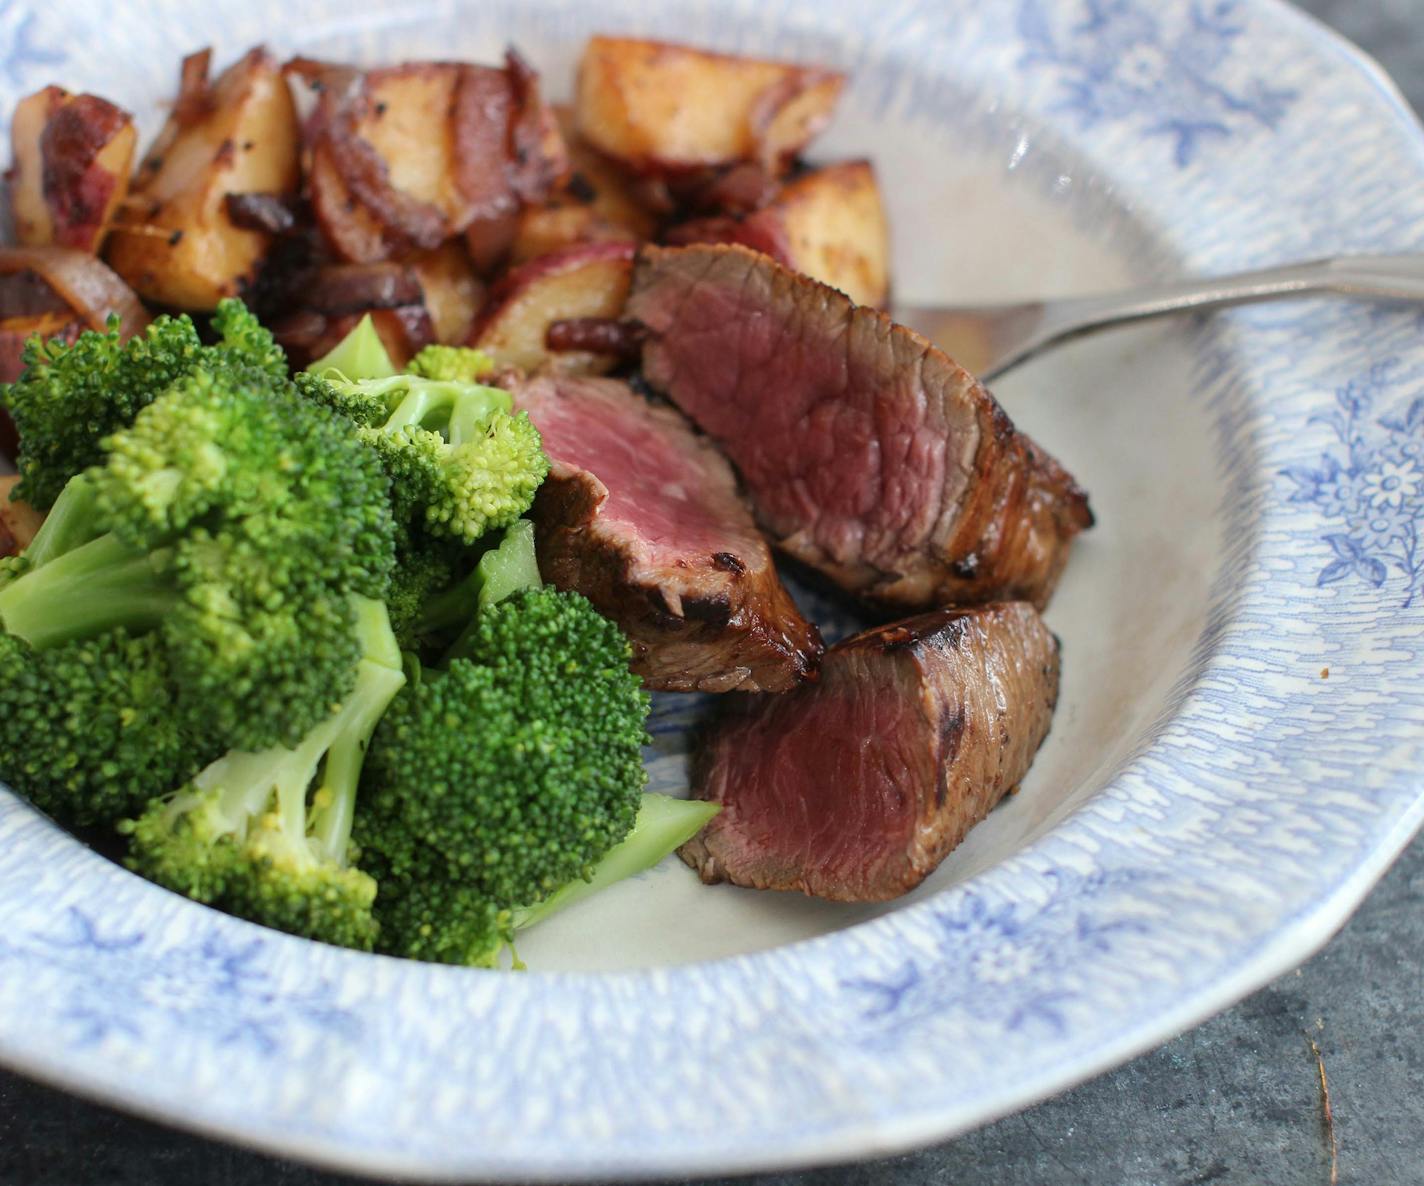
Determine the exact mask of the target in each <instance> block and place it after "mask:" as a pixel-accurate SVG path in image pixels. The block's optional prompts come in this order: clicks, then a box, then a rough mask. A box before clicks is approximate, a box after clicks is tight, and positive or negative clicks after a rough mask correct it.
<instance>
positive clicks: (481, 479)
mask: <svg viewBox="0 0 1424 1186" xmlns="http://www.w3.org/2000/svg"><path fill="white" fill-rule="evenodd" d="M300 389H301V391H302V393H303V395H305V396H306V397H307V398H308V399H310V400H311V401H313V402H315V403H320V404H323V405H324V406H326V407H328V408H330V409H331V410H332V411H334V412H336V413H338V414H339V415H342V416H344V417H346V418H347V419H348V420H350V421H351V422H352V423H353V424H354V425H356V429H357V434H358V435H359V436H360V437H361V439H362V440H364V441H365V442H366V443H367V444H368V445H370V446H371V447H372V448H373V449H374V450H375V451H376V452H377V453H378V454H379V455H380V457H381V459H382V462H383V464H384V466H385V469H386V473H387V474H388V475H389V477H390V482H391V497H392V502H393V507H394V511H395V515H396V519H397V521H398V522H401V523H403V524H405V525H407V529H408V530H411V531H426V532H429V533H430V534H431V535H435V536H439V537H441V538H444V539H451V540H455V541H457V542H459V543H463V544H475V543H477V542H478V541H479V540H480V538H481V537H482V536H484V535H486V534H487V533H488V532H490V531H494V530H497V529H498V528H501V527H505V526H507V525H508V524H510V523H512V522H514V520H515V519H517V518H519V516H520V515H522V514H523V513H524V512H525V511H526V510H528V509H529V506H530V504H531V503H532V502H533V501H534V492H535V491H536V490H537V489H538V488H539V483H540V482H542V481H543V480H544V477H545V475H546V474H547V473H548V472H549V462H548V458H547V457H545V455H544V449H543V445H542V442H541V441H540V439H539V430H538V429H537V428H535V427H534V425H533V423H532V422H531V421H530V419H529V417H528V415H526V414H525V413H523V412H520V413H518V414H517V415H515V414H512V413H511V408H512V406H513V402H512V400H511V399H510V396H509V393H508V392H507V391H502V390H500V389H499V388H496V387H484V386H481V385H480V384H478V383H468V382H463V381H460V380H452V379H422V378H419V377H417V376H414V375H395V376H392V377H391V378H388V379H368V380H362V381H359V382H353V381H347V380H344V379H342V378H341V377H340V376H336V375H331V374H328V375H327V376H326V377H325V378H317V377H315V376H310V375H309V376H307V377H306V378H305V379H303V380H301V382H300Z"/></svg>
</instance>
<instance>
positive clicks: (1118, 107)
mask: <svg viewBox="0 0 1424 1186" xmlns="http://www.w3.org/2000/svg"><path fill="white" fill-rule="evenodd" d="M1237 7H1238V5H1237V2H1236V0H1214V2H1212V0H1206V2H1199V3H1194V4H1192V5H1190V6H1189V7H1188V8H1187V9H1186V10H1185V13H1183V12H1182V11H1180V10H1176V9H1173V10H1172V11H1171V13H1170V14H1168V13H1166V12H1164V11H1162V10H1161V8H1160V7H1159V6H1154V5H1151V4H1146V3H1143V2H1142V0H1084V3H1083V6H1082V8H1081V9H1080V10H1079V11H1080V12H1081V17H1080V19H1078V20H1077V21H1076V22H1071V23H1070V21H1068V20H1066V19H1064V17H1063V16H1062V15H1061V14H1062V13H1063V12H1064V11H1065V7H1064V6H1062V5H1050V4H1048V3H1046V2H1045V0H1021V3H1020V7H1019V14H1018V25H1019V32H1020V34H1021V35H1022V37H1023V40H1024V44H1025V45H1026V46H1027V47H1028V48H1027V52H1026V54H1025V55H1024V58H1023V65H1025V66H1033V65H1047V66H1052V67H1056V68H1057V69H1058V70H1059V72H1060V73H1061V75H1062V78H1063V92H1064V98H1063V102H1062V104H1061V108H1062V109H1063V110H1065V111H1068V112H1070V113H1071V114H1073V115H1075V116H1076V117H1077V118H1078V119H1079V120H1080V121H1081V123H1082V124H1083V126H1085V127H1091V126H1093V125H1095V124H1097V123H1100V122H1104V121H1111V120H1119V121H1131V122H1133V123H1136V124H1140V125H1141V126H1142V130H1143V132H1144V134H1145V135H1147V136H1162V137H1167V138H1168V139H1169V140H1170V141H1171V143H1172V147H1173V159H1174V160H1175V162H1176V164H1177V166H1178V167H1179V168H1185V167H1186V166H1188V165H1190V164H1191V163H1192V162H1193V160H1195V159H1196V156H1197V153H1198V151H1199V150H1200V148H1201V146H1202V144H1203V143H1205V142H1206V141H1207V140H1226V139H1228V138H1229V137H1230V136H1231V135H1233V133H1235V132H1236V131H1237V130H1239V129H1240V128H1241V127H1243V126H1244V127H1251V126H1255V127H1263V128H1268V129H1269V128H1274V127H1275V126H1276V125H1277V124H1278V123H1279V122H1280V120H1281V118H1282V117H1283V116H1284V115H1285V113H1286V111H1287V109H1288V108H1289V106H1290V104H1291V102H1292V100H1294V99H1295V97H1296V96H1295V92H1293V91H1289V90H1283V89H1280V88H1277V87H1272V86H1270V85H1268V84H1267V83H1265V82H1263V81H1261V80H1259V79H1253V80H1251V81H1249V82H1247V83H1245V84H1244V85H1243V84H1237V85H1236V86H1228V85H1227V84H1226V83H1225V82H1223V81H1221V78H1222V75H1223V74H1224V73H1225V72H1226V69H1225V68H1226V66H1227V63H1228V61H1229V59H1230V58H1231V56H1232V54H1233V52H1234V50H1235V43H1236V41H1237V39H1238V38H1240V37H1241V35H1242V33H1244V32H1245V26H1244V25H1242V24H1241V23H1240V21H1239V20H1238V18H1237Z"/></svg>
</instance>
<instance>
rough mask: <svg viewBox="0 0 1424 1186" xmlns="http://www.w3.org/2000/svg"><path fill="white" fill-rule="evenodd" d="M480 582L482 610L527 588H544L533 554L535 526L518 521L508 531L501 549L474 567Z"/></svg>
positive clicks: (486, 554)
mask: <svg viewBox="0 0 1424 1186" xmlns="http://www.w3.org/2000/svg"><path fill="white" fill-rule="evenodd" d="M475 575H476V576H477V577H479V579H480V609H488V608H489V607H490V606H492V605H498V604H499V603H500V602H501V601H503V600H504V599H505V598H506V597H513V596H514V594H516V593H522V592H523V591H524V590H525V589H542V588H543V587H544V582H543V581H542V580H541V579H540V576H539V559H538V557H537V556H536V555H535V552H534V524H533V523H531V522H530V521H529V520H528V519H516V520H515V521H514V522H513V523H511V524H510V525H509V526H508V527H507V528H505V532H504V539H502V540H500V543H499V547H497V548H495V549H493V550H492V551H489V552H486V553H485V554H484V555H483V556H481V557H480V562H479V564H477V565H476V566H475Z"/></svg>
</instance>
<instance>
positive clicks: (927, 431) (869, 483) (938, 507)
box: [628, 245, 1092, 609]
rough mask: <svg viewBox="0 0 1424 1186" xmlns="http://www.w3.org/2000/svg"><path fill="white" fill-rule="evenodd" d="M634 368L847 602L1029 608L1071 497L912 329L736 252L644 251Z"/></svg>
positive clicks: (1077, 493)
mask: <svg viewBox="0 0 1424 1186" xmlns="http://www.w3.org/2000/svg"><path fill="white" fill-rule="evenodd" d="M628 315H629V316H630V317H632V318H635V319H636V320H637V321H639V322H641V323H642V324H643V326H644V327H646V329H647V331H648V336H647V338H646V340H645V341H644V344H643V370H644V373H645V375H646V377H647V378H648V380H649V381H650V382H651V383H652V385H653V386H654V387H657V388H659V389H661V390H662V391H664V392H666V393H667V395H668V396H669V397H670V398H671V399H672V401H673V402H674V403H675V404H677V405H678V406H679V407H680V408H682V410H683V411H684V412H686V413H687V414H688V415H689V416H690V417H692V419H693V420H694V421H695V422H696V423H697V424H698V426H699V427H701V428H702V429H703V430H704V431H705V432H707V433H708V434H709V435H711V436H712V437H713V438H714V439H715V440H716V441H717V442H718V443H719V444H720V445H721V446H722V447H723V449H725V450H726V453H727V456H728V457H729V458H731V460H732V462H733V464H734V465H736V467H737V469H738V470H739V471H740V472H741V475H742V479H743V481H744V482H745V483H746V487H747V492H748V494H749V495H750V497H751V500H752V503H753V505H754V507H755V509H756V512H757V516H758V518H759V519H760V520H761V522H762V524H763V525H764V526H765V527H766V528H767V530H768V531H769V532H770V533H771V534H772V536H773V537H774V539H775V542H776V543H777V544H778V545H779V546H780V547H782V548H784V549H785V550H786V551H787V552H789V553H790V554H791V555H793V556H795V557H797V558H798V559H800V560H803V561H805V562H806V563H807V564H810V565H812V566H813V567H815V568H818V569H820V570H821V571H822V572H824V573H826V574H827V575H828V576H829V577H831V578H832V579H833V580H835V581H836V582H837V583H838V584H840V585H842V586H843V587H845V588H846V589H848V590H850V591H851V592H852V593H855V594H857V595H858V596H861V597H863V598H865V599H868V600H870V601H874V602H879V603H881V604H882V605H886V606H891V607H898V608H901V609H922V608H928V607H931V606H935V605H943V604H946V603H949V602H960V603H966V602H982V601H990V600H995V599H1000V598H1022V599H1024V600H1028V601H1032V602H1033V603H1034V604H1035V605H1038V606H1040V607H1042V606H1043V605H1044V604H1046V603H1047V601H1048V598H1049V595H1050V594H1051V593H1052V591H1053V586H1054V584H1055V582H1056V581H1057V579H1058V574H1059V573H1060V571H1061V570H1062V568H1063V565H1064V563H1065V562H1066V560H1067V558H1068V546H1069V543H1070V542H1071V540H1072V538H1073V536H1075V535H1076V534H1077V533H1078V532H1079V531H1081V530H1083V528H1085V527H1088V526H1089V525H1090V524H1091V523H1092V515H1091V513H1090V512H1089V510H1088V500H1087V496H1086V495H1085V494H1084V493H1083V491H1082V490H1080V489H1079V488H1078V486H1077V485H1076V484H1075V483H1074V481H1073V479H1072V478H1071V477H1070V476H1069V474H1068V473H1067V472H1066V471H1065V470H1064V469H1063V468H1062V467H1061V466H1060V465H1059V464H1058V463H1057V462H1056V461H1054V460H1053V458H1051V457H1049V456H1048V455H1047V454H1046V453H1044V452H1043V451H1042V450H1040V449H1039V448H1038V447H1037V446H1036V445H1035V444H1034V443H1033V442H1032V441H1030V440H1029V439H1028V438H1027V437H1026V436H1024V435H1023V434H1022V433H1020V432H1018V431H1017V430H1016V429H1015V428H1014V426H1013V424H1012V422H1011V421H1010V420H1009V418H1008V416H1007V415H1006V414H1005V413H1004V410H1003V409H1002V408H1000V407H999V405H998V403H997V402H995V400H994V397H993V396H992V395H990V394H989V392H988V391H986V390H985V389H984V388H983V387H982V386H981V385H980V384H979V383H978V382H977V381H976V380H975V379H974V377H973V376H972V375H970V374H969V373H968V372H967V371H965V370H964V369H963V368H962V367H960V366H958V365H957V364H956V363H955V362H953V361H952V360H951V359H950V358H949V357H948V356H947V355H945V354H944V353H942V352H941V351H940V350H938V349H936V348H935V347H934V346H932V345H930V343H929V342H928V341H926V340H925V339H924V338H922V337H920V336H919V335H918V334H915V333H913V332H912V331H910V330H908V329H905V328H904V327H903V326H898V325H895V324H894V323H892V322H891V321H890V320H889V319H888V318H887V317H885V316H884V315H883V314H881V313H878V312H876V311H875V310H873V309H868V308H862V307H858V306H856V305H853V304H852V303H851V302H850V300H849V299H848V298H847V297H846V296H844V295H843V294H842V293H840V292H837V291H836V290H835V289H833V288H828V287H827V286H825V285H824V284H819V283H817V282H816V281H814V280H811V279H810V278H808V277H806V276H802V275H800V274H799V273H796V272H793V271H790V270H789V269H787V268H784V267H782V266H781V265H779V264H777V263H776V262H774V261H773V260H771V259H769V258H768V257H766V256H763V255H758V254H756V253H755V252H752V251H748V250H747V249H745V248H743V247H737V246H726V245H721V246H706V245H699V246H692V247H679V248H666V247H663V248H659V247H646V248H644V249H643V250H642V252H641V253H640V256H639V261H638V264H637V267H636V270H635V272H634V277H633V291H632V295H631V297H630V298H629V302H628Z"/></svg>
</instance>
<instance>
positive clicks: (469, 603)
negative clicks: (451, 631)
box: [421, 519, 544, 667]
mask: <svg viewBox="0 0 1424 1186" xmlns="http://www.w3.org/2000/svg"><path fill="white" fill-rule="evenodd" d="M543 587H544V582H543V580H542V579H541V578H540V576H539V560H538V557H537V556H536V555H535V552H534V524H533V523H531V522H530V521H529V520H528V519H516V520H515V521H514V522H513V523H511V524H510V525H509V526H508V527H507V528H505V532H504V538H503V539H502V540H500V542H499V546H498V547H496V548H491V549H490V550H489V551H488V552H486V553H485V554H484V555H483V556H481V557H480V562H479V563H478V564H477V565H475V571H474V572H472V573H471V574H470V575H469V576H468V577H466V578H465V579H464V580H462V581H461V582H460V583H459V584H458V585H456V586H454V588H452V589H448V590H446V591H445V592H444V593H442V594H440V595H439V596H437V597H433V598H431V600H430V601H429V602H428V603H427V605H426V607H425V610H424V611H423V613H422V614H421V624H422V626H424V627H425V628H426V629H427V630H431V629H440V628H442V627H446V626H453V625H455V623H457V622H464V623H466V625H465V628H464V629H463V630H462V631H460V634H459V636H458V637H457V638H456V639H455V641H454V642H453V643H451V644H450V649H449V650H448V651H447V652H446V653H445V657H444V658H443V659H442V660H441V665H442V666H447V667H448V666H449V664H450V661H451V660H452V659H460V658H465V657H466V656H467V655H468V653H469V646H470V640H471V638H473V636H474V632H475V631H476V630H477V629H478V625H477V620H476V613H477V611H479V610H486V609H489V607H490V606H492V605H498V604H499V603H500V602H501V601H503V600H504V599H505V598H506V597H513V596H514V595H515V594H516V593H522V592H524V590H526V589H542V588H543Z"/></svg>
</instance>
